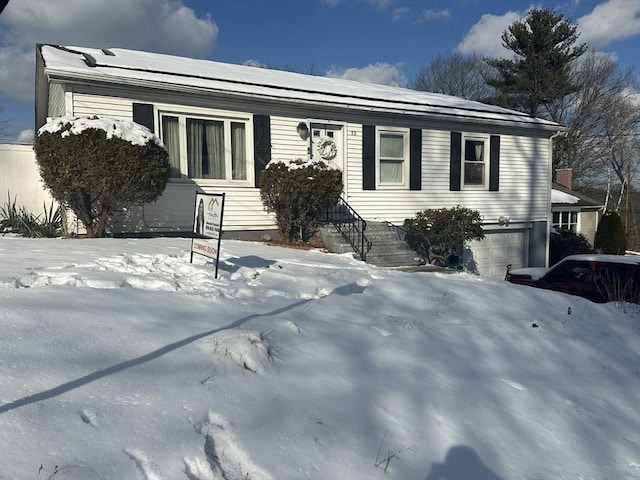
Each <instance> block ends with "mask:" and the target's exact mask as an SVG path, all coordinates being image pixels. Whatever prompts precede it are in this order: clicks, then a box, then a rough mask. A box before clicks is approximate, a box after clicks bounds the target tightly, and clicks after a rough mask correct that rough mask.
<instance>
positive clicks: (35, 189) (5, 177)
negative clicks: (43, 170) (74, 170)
mask: <svg viewBox="0 0 640 480" xmlns="http://www.w3.org/2000/svg"><path fill="white" fill-rule="evenodd" d="M14 200H15V202H16V205H17V206H18V207H24V208H25V209H26V210H27V211H29V212H32V213H34V214H35V215H40V214H42V213H44V206H45V205H46V207H47V209H48V208H49V207H50V206H51V203H52V198H51V195H49V193H48V192H47V191H46V190H45V188H44V186H43V184H42V180H41V179H40V172H39V171H38V165H37V164H36V157H35V154H34V152H33V146H32V145H13V144H0V205H3V206H4V205H5V204H6V203H7V201H11V202H13V201H14Z"/></svg>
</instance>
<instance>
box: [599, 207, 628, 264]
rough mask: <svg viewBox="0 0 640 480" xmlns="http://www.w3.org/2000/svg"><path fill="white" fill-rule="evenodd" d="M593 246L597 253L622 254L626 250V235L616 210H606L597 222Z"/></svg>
mask: <svg viewBox="0 0 640 480" xmlns="http://www.w3.org/2000/svg"><path fill="white" fill-rule="evenodd" d="M593 247H594V248H595V250H596V251H597V252H599V253H612V254H614V255H624V253H625V251H626V250H627V235H626V233H625V231H624V226H623V225H622V220H620V215H618V214H617V213H616V212H611V211H608V212H606V213H605V214H604V215H603V216H602V218H601V219H600V221H599V222H598V229H597V230H596V238H595V240H594V242H593Z"/></svg>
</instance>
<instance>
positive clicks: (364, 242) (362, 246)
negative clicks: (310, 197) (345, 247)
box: [323, 197, 371, 262]
mask: <svg viewBox="0 0 640 480" xmlns="http://www.w3.org/2000/svg"><path fill="white" fill-rule="evenodd" d="M323 220H324V221H325V222H326V223H330V224H332V225H333V226H335V228H336V230H338V231H339V232H340V233H341V234H342V236H343V237H344V239H345V240H346V241H347V242H348V243H349V245H351V248H353V250H354V251H355V252H356V253H357V254H358V255H359V256H360V258H361V259H362V261H363V262H366V261H367V253H368V252H369V250H370V249H371V242H370V241H369V240H368V239H367V236H366V235H365V230H366V229H367V221H366V220H365V219H364V218H362V217H361V216H360V215H358V212H356V211H355V210H354V209H353V208H352V207H351V205H349V204H348V203H347V202H346V201H345V199H344V198H342V197H340V198H339V199H338V203H337V204H336V205H334V206H333V207H329V208H327V210H326V211H325V215H324V219H323Z"/></svg>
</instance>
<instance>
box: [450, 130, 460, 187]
mask: <svg viewBox="0 0 640 480" xmlns="http://www.w3.org/2000/svg"><path fill="white" fill-rule="evenodd" d="M461 174H462V134H461V133H460V132H451V150H450V154H449V190H451V191H452V192H457V191H459V190H460V185H461V178H460V177H461Z"/></svg>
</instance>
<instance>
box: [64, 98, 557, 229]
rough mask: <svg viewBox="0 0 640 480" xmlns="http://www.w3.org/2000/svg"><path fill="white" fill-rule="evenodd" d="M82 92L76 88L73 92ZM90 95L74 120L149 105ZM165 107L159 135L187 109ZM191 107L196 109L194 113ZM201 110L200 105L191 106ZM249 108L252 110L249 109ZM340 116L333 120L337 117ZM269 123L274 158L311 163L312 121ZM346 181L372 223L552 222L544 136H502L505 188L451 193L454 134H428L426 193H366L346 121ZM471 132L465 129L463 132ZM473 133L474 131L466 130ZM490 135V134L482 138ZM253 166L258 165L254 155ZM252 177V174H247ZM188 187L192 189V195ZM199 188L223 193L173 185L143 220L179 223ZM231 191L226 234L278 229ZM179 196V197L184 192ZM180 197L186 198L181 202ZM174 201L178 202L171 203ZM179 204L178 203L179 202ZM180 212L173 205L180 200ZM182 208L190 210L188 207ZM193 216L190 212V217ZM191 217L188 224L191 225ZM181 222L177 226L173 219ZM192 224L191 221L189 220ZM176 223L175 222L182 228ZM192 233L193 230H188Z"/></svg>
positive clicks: (356, 127)
mask: <svg viewBox="0 0 640 480" xmlns="http://www.w3.org/2000/svg"><path fill="white" fill-rule="evenodd" d="M74 88H76V89H77V88H78V87H74ZM84 88H87V92H84V93H78V92H74V93H73V105H74V112H67V113H68V114H76V115H78V114H100V115H111V116H115V117H117V118H122V119H132V117H133V110H132V103H133V102H142V103H148V102H149V99H148V98H143V99H141V98H138V97H136V96H135V95H134V94H133V92H132V93H131V97H129V98H127V97H121V98H119V97H113V96H100V95H97V94H95V93H96V92H95V90H89V87H84ZM158 98H161V99H162V102H159V101H156V102H154V111H155V114H156V129H155V131H156V132H158V131H159V129H160V126H159V124H158V122H159V116H158V112H160V111H165V112H179V111H181V110H183V107H182V106H181V105H179V104H177V103H172V102H171V101H170V95H169V94H166V93H159V94H158ZM190 108H192V107H190ZM193 108H196V107H193ZM249 108H250V106H247V109H249ZM197 110H198V112H199V113H202V114H204V115H210V114H211V110H210V109H209V108H205V107H204V106H201V107H199V108H197ZM334 118H335V116H334ZM270 121H271V145H272V148H271V158H273V159H295V158H307V153H308V152H307V148H308V144H307V142H305V141H303V140H302V139H300V136H299V135H298V133H297V132H296V126H297V124H298V123H299V122H301V121H307V119H306V118H304V117H300V116H290V117H289V116H286V115H281V114H280V115H270ZM343 125H344V130H343V132H344V145H345V149H344V152H345V160H344V165H345V168H344V172H345V176H344V182H345V187H344V189H345V197H346V199H347V201H348V202H349V204H350V205H352V206H353V207H354V208H355V209H356V211H357V212H358V213H359V214H360V215H362V216H363V217H364V218H365V219H367V220H388V221H391V222H393V223H396V224H402V222H403V221H404V219H406V218H410V217H412V216H413V215H414V214H415V212H416V211H418V210H423V209H427V208H449V207H453V206H455V205H461V206H465V207H468V208H473V209H477V210H479V211H480V214H481V215H482V217H483V219H484V222H485V223H486V224H497V221H498V218H499V217H501V216H502V217H510V222H511V224H512V225H514V224H528V223H531V222H535V221H544V220H545V219H547V217H548V214H549V213H548V208H549V175H548V168H549V159H548V158H547V157H548V143H549V140H548V139H546V138H537V137H527V136H523V135H508V134H501V135H500V190H499V191H497V192H493V191H488V190H486V189H475V190H473V189H471V190H467V189H463V190H462V191H450V190H449V166H450V158H449V156H450V137H451V128H446V129H445V128H443V129H432V128H424V129H423V130H422V150H421V157H422V177H421V189H420V190H408V189H389V190H385V189H376V190H366V191H365V190H363V188H362V173H363V171H362V122H359V121H351V122H347V123H344V124H343ZM461 130H463V131H465V129H461ZM467 130H468V129H467ZM479 133H481V134H483V135H485V134H486V136H487V137H488V135H489V133H491V132H479ZM249 163H250V164H252V163H253V159H252V157H251V156H250V157H249ZM248 178H249V179H252V175H250V174H249V175H248ZM189 188H190V189H189ZM196 188H201V189H202V191H204V192H220V191H221V188H220V187H219V186H215V185H211V184H207V183H206V182H202V181H199V180H194V181H193V182H189V183H187V184H186V185H177V184H175V182H172V183H171V184H170V185H169V186H168V187H167V190H166V191H165V194H164V195H163V197H161V199H160V200H158V202H157V205H158V206H162V208H160V207H158V209H157V212H158V215H156V217H157V218H155V219H154V220H153V222H149V219H150V217H149V215H148V213H149V212H151V211H156V210H154V209H155V208H156V206H155V205H156V204H152V205H147V206H146V207H145V218H146V220H147V222H148V223H149V225H151V224H152V223H153V224H154V225H155V227H154V228H156V227H157V228H168V227H170V226H171V224H173V223H174V221H173V220H171V221H169V220H165V219H163V218H161V215H160V213H161V212H162V210H163V209H166V217H167V218H175V216H176V215H177V213H176V212H178V210H181V213H180V215H179V216H180V217H181V216H183V215H185V209H186V210H192V208H193V206H192V205H191V203H192V200H193V198H192V196H191V195H190V193H189V192H194V191H195V189H196ZM223 190H224V191H225V192H227V199H226V207H225V216H224V224H225V225H224V228H225V229H227V230H249V229H263V228H266V229H269V228H274V227H275V224H274V222H273V218H272V217H271V216H270V215H268V214H266V213H265V212H264V208H263V205H262V202H261V201H260V195H259V189H258V188H254V187H253V186H251V188H246V187H243V188H238V187H224V188H223ZM179 192H181V193H179ZM182 196H184V197H185V198H184V199H183V198H182ZM165 197H166V198H171V199H172V201H165ZM178 198H179V199H180V200H178ZM173 200H175V201H177V203H178V204H179V205H181V206H180V208H179V209H178V207H177V206H174V203H175V202H174V201H173ZM182 204H184V205H182ZM191 213H192V212H191ZM191 213H189V215H187V216H186V217H185V218H188V219H190V218H191ZM175 222H177V220H176V221H175ZM188 222H190V220H188ZM176 224H177V223H176ZM189 228H190V227H189Z"/></svg>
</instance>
